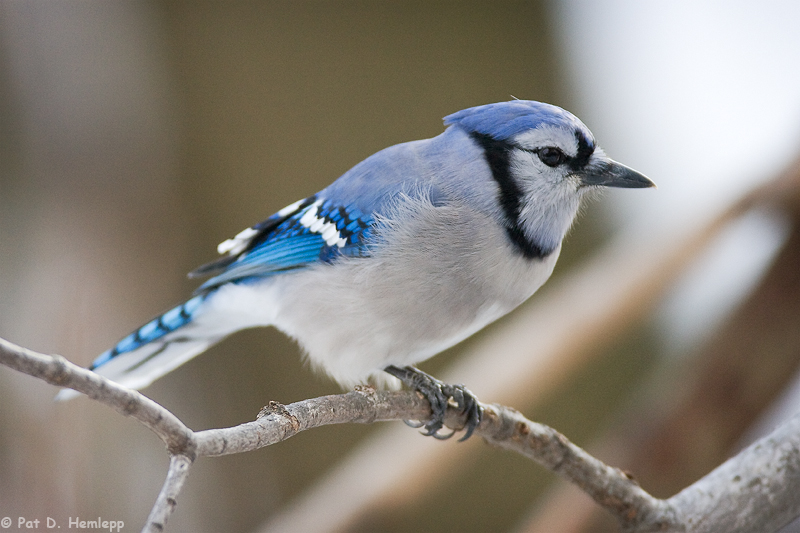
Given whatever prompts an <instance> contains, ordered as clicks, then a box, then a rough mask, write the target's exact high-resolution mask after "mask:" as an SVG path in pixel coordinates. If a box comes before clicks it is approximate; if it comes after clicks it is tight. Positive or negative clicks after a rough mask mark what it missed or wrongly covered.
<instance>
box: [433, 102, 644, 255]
mask: <svg viewBox="0 0 800 533" xmlns="http://www.w3.org/2000/svg"><path fill="white" fill-rule="evenodd" d="M444 121H445V124H446V125H449V126H456V127H458V128H461V129H463V130H464V131H465V132H466V133H467V134H469V136H470V137H472V139H473V140H474V142H476V143H477V144H478V145H479V146H480V147H481V148H482V149H483V152H484V155H485V158H486V162H487V164H488V166H489V170H490V172H491V175H492V178H493V180H494V181H495V182H496V184H497V191H498V199H499V202H498V204H499V206H500V207H501V210H502V216H503V218H504V225H505V227H506V230H507V232H508V235H509V237H510V238H511V240H512V242H514V244H515V245H517V246H518V247H519V249H520V250H521V251H522V253H523V254H524V255H526V256H530V257H543V256H546V255H549V254H550V253H551V252H553V251H554V250H555V249H557V247H558V246H559V244H560V243H561V240H562V239H563V237H564V235H565V234H566V232H567V230H568V229H569V227H570V225H571V224H572V221H573V220H574V218H575V215H576V213H577V211H578V208H579V205H580V200H581V199H582V197H583V196H584V195H585V193H586V192H588V191H590V190H596V189H598V188H603V187H623V188H643V187H653V186H655V184H654V183H653V182H652V181H650V180H649V179H648V178H647V177H646V176H644V175H643V174H640V173H639V172H637V171H635V170H633V169H631V168H629V167H627V166H625V165H623V164H621V163H618V162H616V161H614V160H613V159H611V158H609V157H608V156H607V155H606V154H605V152H603V150H602V149H600V148H599V147H597V146H596V144H595V140H594V136H593V135H592V132H591V131H589V129H588V128H587V127H586V125H584V124H583V122H581V121H580V120H579V119H578V118H577V117H576V116H575V115H573V114H571V113H569V112H568V111H565V110H564V109H561V108H560V107H556V106H553V105H550V104H544V103H540V102H533V101H527V100H512V101H510V102H501V103H497V104H489V105H484V106H479V107H473V108H469V109H464V110H462V111H459V112H457V113H454V114H452V115H449V116H447V117H445V119H444Z"/></svg>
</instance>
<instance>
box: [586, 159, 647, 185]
mask: <svg viewBox="0 0 800 533" xmlns="http://www.w3.org/2000/svg"><path fill="white" fill-rule="evenodd" d="M581 181H582V182H583V184H584V185H586V186H595V187H620V188H625V189H644V188H645V187H655V186H656V184H655V183H653V182H652V181H650V179H649V178H648V177H647V176H645V175H644V174H640V173H639V172H636V171H635V170H633V169H632V168H630V167H626V166H625V165H623V164H622V163H617V162H616V161H614V160H613V159H602V160H600V161H596V162H592V163H590V164H589V165H587V166H586V168H585V169H584V170H583V171H582V172H581Z"/></svg>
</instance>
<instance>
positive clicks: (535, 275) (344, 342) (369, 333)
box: [267, 199, 559, 385]
mask: <svg viewBox="0 0 800 533" xmlns="http://www.w3.org/2000/svg"><path fill="white" fill-rule="evenodd" d="M398 220H402V221H403V222H402V224H400V223H398V222H397V221H398ZM378 229H379V231H378V234H379V236H380V239H381V244H378V245H376V246H374V247H373V248H372V249H371V252H372V257H371V258H369V259H366V260H365V259H360V258H343V259H342V260H340V261H337V262H336V263H334V264H332V265H328V264H320V265H316V266H314V267H312V268H309V269H305V270H301V271H297V272H296V273H288V274H284V275H281V276H278V277H275V278H273V281H267V283H270V284H272V283H274V286H273V288H274V289H277V291H275V292H274V293H273V294H276V295H277V297H276V299H275V300H276V301H277V303H278V309H277V313H276V315H275V322H274V324H275V326H277V327H278V328H279V329H281V330H283V331H284V332H285V333H287V334H289V335H291V336H292V337H294V338H295V339H297V340H298V341H299V343H300V344H301V345H302V347H303V348H304V349H305V350H306V351H307V353H308V357H309V359H310V361H311V362H312V364H313V365H314V366H316V367H320V368H322V369H323V370H324V371H326V372H327V373H328V374H329V375H331V376H332V377H333V378H334V379H336V380H337V381H339V382H340V383H342V384H343V385H352V384H354V383H358V382H364V381H365V380H366V379H367V378H369V377H370V376H380V374H381V373H382V369H383V368H385V367H386V366H387V365H389V364H394V365H399V366H402V365H408V364H414V363H418V362H420V361H422V360H425V359H427V358H429V357H431V356H432V355H435V354H436V353H438V352H440V351H442V350H444V349H446V348H448V347H450V346H452V345H453V344H456V343H457V342H459V341H461V340H463V339H465V338H466V337H468V336H469V335H472V334H473V333H475V332H476V331H478V330H479V329H481V328H483V327H484V326H486V325H487V324H489V323H490V322H492V321H494V320H496V319H497V318H499V317H501V316H503V315H504V314H506V313H508V312H509V311H511V310H512V309H514V308H515V307H517V306H518V305H519V304H520V303H522V302H524V301H525V300H526V299H527V298H528V297H530V296H531V295H532V294H533V293H534V292H535V291H536V290H537V289H538V288H539V287H540V286H541V285H542V284H543V283H544V282H545V281H546V280H547V278H548V277H550V274H551V272H552V270H553V267H554V265H555V262H556V259H557V256H558V252H559V250H556V251H555V252H554V253H553V254H551V255H550V256H548V257H547V258H545V259H544V260H541V261H540V260H530V259H525V258H524V257H522V256H521V254H519V253H516V252H513V251H512V250H511V249H510V247H511V245H510V244H509V242H508V240H507V237H506V235H505V230H504V229H503V228H502V227H500V226H499V225H497V224H496V223H495V222H494V221H493V220H491V219H490V218H489V217H488V216H486V215H484V214H481V213H478V212H476V211H474V210H471V209H470V208H468V207H466V206H464V205H460V204H457V203H449V204H447V205H445V206H440V207H436V206H434V205H432V204H431V203H430V202H429V201H427V200H424V199H423V200H421V201H420V200H415V201H411V200H409V199H406V201H403V202H401V203H399V204H398V205H397V206H396V208H395V210H394V211H393V212H392V214H391V216H389V217H387V218H386V219H382V220H380V221H379V225H378ZM512 252H513V253H512ZM271 292H272V291H271Z"/></svg>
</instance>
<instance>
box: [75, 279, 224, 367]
mask: <svg viewBox="0 0 800 533" xmlns="http://www.w3.org/2000/svg"><path fill="white" fill-rule="evenodd" d="M207 297H208V293H207V294H201V295H198V296H195V297H194V298H192V299H190V300H188V301H186V302H184V303H183V304H181V305H179V306H177V307H174V308H172V309H170V310H169V311H167V312H166V313H164V314H162V315H160V316H158V317H156V318H154V319H153V320H151V321H150V322H148V323H147V324H145V325H143V326H142V327H140V328H139V329H137V330H136V331H134V332H133V333H131V334H130V335H128V336H127V337H125V338H124V339H122V340H121V341H119V342H118V343H117V344H116V346H114V347H113V348H111V349H110V350H106V351H105V352H103V353H102V354H100V355H99V356H98V357H97V359H95V360H94V362H92V365H91V366H90V367H89V369H90V370H96V369H97V368H99V367H101V366H103V365H104V364H106V363H108V362H109V361H111V360H112V359H114V358H115V357H117V356H118V355H120V354H123V353H127V352H132V351H133V350H136V349H138V348H141V347H142V346H144V345H145V344H149V343H151V342H153V341H156V340H158V339H160V338H161V337H163V336H164V335H167V334H169V333H172V332H173V331H175V330H177V329H179V328H182V327H183V326H185V325H186V324H188V323H189V322H191V321H192V318H193V317H194V314H195V313H196V312H197V310H198V309H199V308H200V304H202V303H203V300H205V299H206V298H207Z"/></svg>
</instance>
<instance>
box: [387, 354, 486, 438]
mask: <svg viewBox="0 0 800 533" xmlns="http://www.w3.org/2000/svg"><path fill="white" fill-rule="evenodd" d="M384 371H386V372H387V373H389V374H391V375H392V376H394V377H396V378H397V379H399V380H400V381H402V382H403V383H404V384H405V385H406V386H407V387H410V388H412V389H414V390H416V391H418V392H420V393H421V394H422V395H423V396H424V397H425V398H426V399H427V400H428V401H429V402H430V404H431V412H432V416H431V419H430V420H429V421H428V422H426V423H424V424H423V423H411V422H409V421H406V424H408V425H409V426H412V427H424V428H425V432H424V433H423V435H426V436H431V437H433V438H435V439H439V440H445V439H449V438H450V437H452V436H453V435H454V434H455V431H453V432H452V433H448V434H445V435H442V434H439V430H440V429H442V426H444V415H445V412H446V411H447V405H448V403H449V402H450V401H451V400H452V401H453V402H454V403H455V405H456V407H457V408H458V411H459V412H460V413H462V414H465V415H466V422H465V424H464V429H466V430H467V432H466V434H465V435H464V436H463V437H461V438H460V439H459V442H460V441H465V440H467V439H468V438H470V436H471V435H472V432H473V431H475V428H476V427H478V424H480V423H481V416H482V415H483V408H482V407H481V405H480V403H479V402H478V399H477V398H476V397H475V395H474V394H472V393H471V392H470V391H469V390H468V389H467V388H466V387H465V386H464V385H448V384H447V383H444V382H442V381H439V380H438V379H436V378H435V377H433V376H431V375H429V374H426V373H425V372H423V371H422V370H419V369H418V368H415V367H413V366H404V367H398V366H395V365H389V366H387V367H386V368H385V369H384Z"/></svg>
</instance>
